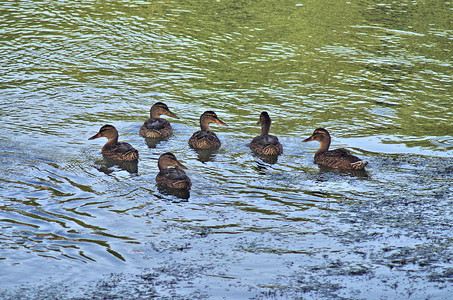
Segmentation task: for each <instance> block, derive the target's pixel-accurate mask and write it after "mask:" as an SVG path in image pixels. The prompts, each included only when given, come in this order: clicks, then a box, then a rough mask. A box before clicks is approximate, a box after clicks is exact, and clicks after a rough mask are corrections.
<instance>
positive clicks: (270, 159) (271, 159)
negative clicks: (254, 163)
mask: <svg viewBox="0 0 453 300" xmlns="http://www.w3.org/2000/svg"><path fill="white" fill-rule="evenodd" d="M253 156H254V157H255V158H258V159H261V160H262V161H263V162H265V163H268V164H276V163H277V162H278V155H263V154H256V153H254V154H253Z"/></svg>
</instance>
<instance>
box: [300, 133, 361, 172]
mask: <svg viewBox="0 0 453 300" xmlns="http://www.w3.org/2000/svg"><path fill="white" fill-rule="evenodd" d="M315 140H316V141H318V142H319V143H320V146H319V149H318V151H316V153H315V163H317V164H318V165H322V166H326V167H330V168H338V169H343V170H362V169H363V168H365V166H366V165H367V164H368V162H367V161H363V160H361V159H360V158H358V157H357V156H354V155H352V154H351V153H350V152H349V151H348V150H346V149H344V148H340V149H335V150H329V146H330V141H331V139H330V134H329V132H328V131H327V130H325V129H324V128H318V129H316V130H315V131H314V132H313V134H312V135H311V136H310V137H309V138H307V139H305V140H303V141H302V142H309V141H315Z"/></svg>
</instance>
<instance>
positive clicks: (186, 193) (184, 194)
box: [157, 184, 190, 201]
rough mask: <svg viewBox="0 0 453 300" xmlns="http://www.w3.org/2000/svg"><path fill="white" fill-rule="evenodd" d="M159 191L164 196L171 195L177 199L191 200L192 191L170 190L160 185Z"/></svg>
mask: <svg viewBox="0 0 453 300" xmlns="http://www.w3.org/2000/svg"><path fill="white" fill-rule="evenodd" d="M157 189H158V190H159V192H160V193H162V194H163V195H171V196H175V197H176V198H179V199H182V200H186V201H188V199H189V198H190V190H189V189H175V188H169V187H165V186H162V185H160V184H157Z"/></svg>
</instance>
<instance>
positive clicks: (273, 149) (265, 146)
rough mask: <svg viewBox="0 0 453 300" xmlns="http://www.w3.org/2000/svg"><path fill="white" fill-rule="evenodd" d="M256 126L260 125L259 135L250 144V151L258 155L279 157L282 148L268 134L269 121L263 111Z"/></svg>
mask: <svg viewBox="0 0 453 300" xmlns="http://www.w3.org/2000/svg"><path fill="white" fill-rule="evenodd" d="M258 124H260V125H261V135H259V136H256V137H255V138H253V140H252V141H251V142H250V145H249V146H250V149H252V151H253V152H255V153H256V154H259V155H280V154H282V153H283V146H282V144H280V142H279V140H278V138H277V137H276V136H275V135H272V134H269V129H270V127H271V119H270V117H269V114H268V113H267V112H265V111H263V112H262V113H261V115H260V120H259V121H258Z"/></svg>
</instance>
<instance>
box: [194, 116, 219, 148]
mask: <svg viewBox="0 0 453 300" xmlns="http://www.w3.org/2000/svg"><path fill="white" fill-rule="evenodd" d="M210 123H217V124H220V125H223V126H228V125H227V124H226V123H224V122H223V121H221V120H220V119H219V118H218V117H217V115H216V114H215V113H214V112H213V111H210V110H208V111H205V112H204V113H203V114H202V115H201V117H200V127H201V130H198V131H197V132H195V133H194V134H193V135H192V137H191V138H190V139H189V146H190V147H192V148H194V149H218V148H220V145H221V143H220V140H219V138H218V137H217V135H216V134H215V133H214V132H212V131H209V124H210Z"/></svg>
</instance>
